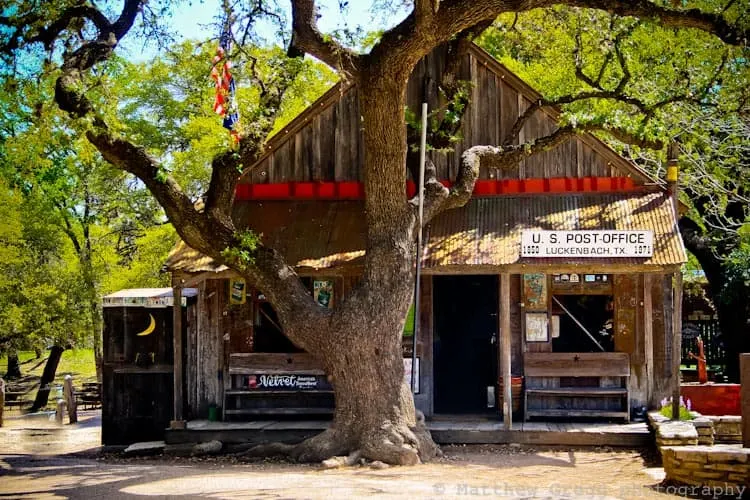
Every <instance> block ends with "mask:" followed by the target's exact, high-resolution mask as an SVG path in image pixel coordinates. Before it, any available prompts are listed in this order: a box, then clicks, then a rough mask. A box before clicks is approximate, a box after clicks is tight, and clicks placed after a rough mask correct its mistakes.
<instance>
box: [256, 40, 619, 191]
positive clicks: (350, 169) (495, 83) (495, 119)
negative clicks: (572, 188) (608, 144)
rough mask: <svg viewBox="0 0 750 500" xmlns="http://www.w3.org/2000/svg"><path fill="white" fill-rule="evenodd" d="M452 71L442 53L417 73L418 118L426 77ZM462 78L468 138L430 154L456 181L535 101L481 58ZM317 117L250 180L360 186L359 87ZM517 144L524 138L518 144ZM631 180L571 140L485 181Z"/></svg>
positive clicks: (542, 126)
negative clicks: (472, 153) (470, 159)
mask: <svg viewBox="0 0 750 500" xmlns="http://www.w3.org/2000/svg"><path fill="white" fill-rule="evenodd" d="M444 66H445V60H444V55H443V51H442V50H436V51H435V52H433V53H431V54H430V55H428V56H427V57H425V58H424V59H423V60H422V61H420V62H419V63H418V64H417V66H416V67H415V69H414V72H413V73H412V76H411V78H410V80H409V84H408V87H407V101H408V104H409V106H410V108H411V109H412V110H413V111H415V112H416V113H417V114H418V113H419V112H420V109H421V102H422V100H423V90H422V89H423V87H424V83H423V82H424V79H425V77H429V78H430V79H431V81H433V82H434V81H437V80H438V76H439V75H440V74H441V73H442V71H443V69H444ZM461 78H462V79H465V80H470V81H471V85H472V87H471V94H472V99H471V103H470V104H469V106H468V108H467V110H466V114H465V116H464V123H463V128H462V130H461V137H462V139H461V140H460V141H459V142H458V143H457V145H456V150H455V151H456V152H451V153H448V154H441V153H430V156H431V158H432V160H433V162H434V163H435V166H436V168H437V171H438V175H439V177H440V178H442V179H454V178H455V176H456V172H457V171H458V166H459V163H460V154H461V152H463V151H464V150H465V149H467V148H468V147H471V146H474V145H479V144H491V145H498V144H500V143H501V141H502V140H503V139H504V137H505V136H506V135H507V134H508V132H509V131H510V130H511V128H512V127H513V124H514V123H515V121H516V118H517V117H518V115H519V113H522V112H523V111H524V110H525V109H526V108H527V107H528V106H529V105H530V103H531V101H530V100H529V98H528V97H527V96H525V95H523V94H522V93H521V91H519V90H518V89H517V88H515V87H514V86H512V85H511V84H510V83H508V82H506V81H505V78H504V75H501V74H498V73H496V72H495V71H494V70H493V69H492V68H490V67H488V65H487V62H486V61H484V60H479V59H478V58H477V57H476V56H475V55H474V54H471V55H468V56H467V57H466V59H465V61H464V63H463V65H462V70H461ZM434 87H435V86H434V85H432V90H431V91H430V95H429V96H428V103H429V105H430V109H435V108H436V107H437V106H438V105H439V104H440V103H439V95H438V93H437V90H436V89H435V88H434ZM320 107H321V110H320V112H318V113H317V114H314V115H311V116H307V118H306V120H305V122H304V124H303V125H302V127H301V128H299V129H297V130H296V131H295V128H292V129H291V133H289V132H287V131H282V132H281V134H288V139H287V140H285V141H284V142H283V143H282V144H281V145H280V146H279V147H278V148H277V149H276V150H274V151H273V152H272V153H271V154H270V155H269V156H267V157H266V158H265V159H263V160H262V161H261V162H260V163H259V164H258V165H257V166H256V167H255V168H254V169H253V172H252V174H251V176H250V177H249V179H247V181H248V182H252V183H276V182H288V181H323V180H325V181H361V180H362V161H363V158H364V155H363V150H362V141H361V133H360V119H359V117H360V113H359V103H358V99H357V89H356V88H355V87H352V88H350V89H348V90H344V91H343V93H342V94H341V95H340V98H338V99H337V100H336V101H335V102H333V103H329V104H327V105H323V106H320ZM555 127H556V125H555V122H554V120H553V119H552V118H551V117H550V116H549V115H547V114H545V113H543V112H541V111H537V112H536V113H535V114H534V115H533V116H532V117H531V118H530V119H529V120H528V121H527V123H526V125H525V126H524V128H523V130H522V131H521V134H520V137H521V140H530V139H535V138H538V137H541V136H544V135H546V134H548V133H549V132H552V131H553V130H554V128H555ZM515 143H518V141H515ZM610 175H625V173H624V172H620V173H617V174H616V173H615V171H614V167H611V166H610V165H609V164H608V161H607V160H606V159H605V158H604V157H603V156H602V155H601V154H600V153H598V152H597V151H595V150H594V149H593V148H592V147H591V146H589V145H588V144H586V143H585V142H584V141H582V140H581V139H578V138H576V139H572V140H570V141H567V142H566V143H565V144H563V145H561V146H559V147H558V148H556V149H554V150H552V151H548V152H546V153H543V154H540V155H537V156H534V157H532V158H529V159H527V160H524V161H523V162H522V163H521V165H519V168H518V169H514V170H511V171H503V172H501V171H496V170H493V171H482V172H481V173H480V178H482V179H490V178H508V179H517V178H521V179H523V178H538V177H584V176H601V177H608V176H610Z"/></svg>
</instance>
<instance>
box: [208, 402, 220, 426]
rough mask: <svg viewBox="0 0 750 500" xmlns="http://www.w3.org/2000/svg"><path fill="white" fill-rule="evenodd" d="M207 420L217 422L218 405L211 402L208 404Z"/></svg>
mask: <svg viewBox="0 0 750 500" xmlns="http://www.w3.org/2000/svg"><path fill="white" fill-rule="evenodd" d="M208 421H209V422H218V421H219V407H218V406H216V405H214V404H212V405H209V406H208Z"/></svg>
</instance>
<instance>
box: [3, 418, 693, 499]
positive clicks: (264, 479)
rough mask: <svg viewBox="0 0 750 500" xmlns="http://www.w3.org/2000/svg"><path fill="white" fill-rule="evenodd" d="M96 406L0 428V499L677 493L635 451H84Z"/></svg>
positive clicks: (95, 423) (92, 442)
mask: <svg viewBox="0 0 750 500" xmlns="http://www.w3.org/2000/svg"><path fill="white" fill-rule="evenodd" d="M99 436H100V434H99V419H98V416H97V414H96V413H93V412H92V413H90V414H84V415H82V418H81V423H79V424H77V425H65V426H63V427H62V428H60V427H57V426H56V425H55V424H54V421H52V422H50V421H49V420H48V419H45V418H37V419H34V420H33V421H30V420H28V419H11V420H6V427H3V428H0V476H1V477H0V498H35V499H36V498H86V499H88V498H107V499H108V500H110V499H115V498H134V497H140V496H148V497H157V498H225V499H238V498H263V499H282V498H310V499H327V500H328V499H334V498H360V497H366V496H367V497H371V496H372V497H377V498H383V499H387V498H412V499H414V498H477V497H483V498H514V499H594V498H595V499H610V498H619V499H637V498H653V499H668V498H677V497H678V496H682V495H679V493H685V491H680V490H676V489H670V490H667V487H665V486H661V479H662V477H663V472H662V470H661V469H660V468H658V466H653V465H650V464H651V462H652V461H653V460H652V458H653V456H652V455H651V453H650V452H644V451H639V450H627V451H625V450H612V449H605V448H599V449H586V450H573V449H535V448H526V447H513V446H451V447H446V448H444V451H445V457H444V458H442V459H440V460H439V461H437V462H435V463H430V464H427V465H420V466H415V467H399V468H389V469H384V470H373V469H371V468H369V467H355V468H346V469H338V470H325V471H324V470H320V469H319V468H317V467H314V466H309V465H296V464H288V463H283V462H277V461H275V462H271V461H267V462H253V463H249V462H245V461H243V460H242V459H238V458H236V457H216V458H203V459H198V458H166V457H143V458H129V459H122V458H118V457H116V456H112V455H106V456H97V455H96V454H93V453H92V450H95V449H96V447H97V446H98V444H99Z"/></svg>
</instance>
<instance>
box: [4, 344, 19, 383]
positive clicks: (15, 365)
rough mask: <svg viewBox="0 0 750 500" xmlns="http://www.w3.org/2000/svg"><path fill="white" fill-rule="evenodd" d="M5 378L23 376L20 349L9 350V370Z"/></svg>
mask: <svg viewBox="0 0 750 500" xmlns="http://www.w3.org/2000/svg"><path fill="white" fill-rule="evenodd" d="M5 378H7V379H9V380H10V379H14V378H21V363H20V362H19V361H18V351H17V350H15V349H11V350H9V351H8V370H7V371H6V372H5Z"/></svg>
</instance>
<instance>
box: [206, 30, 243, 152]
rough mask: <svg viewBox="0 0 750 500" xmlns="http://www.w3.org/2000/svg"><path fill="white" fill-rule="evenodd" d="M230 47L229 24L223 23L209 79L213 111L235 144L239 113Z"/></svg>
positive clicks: (237, 136)
mask: <svg viewBox="0 0 750 500" xmlns="http://www.w3.org/2000/svg"><path fill="white" fill-rule="evenodd" d="M231 47H232V32H231V31H230V23H229V22H228V20H227V22H225V23H224V28H223V29H222V31H221V38H220V39H219V47H218V48H217V49H216V55H215V56H214V58H213V64H212V67H211V77H212V78H213V79H214V83H215V85H216V97H215V99H214V111H215V112H216V113H217V114H218V115H219V116H221V117H222V118H223V119H224V121H223V125H224V128H226V129H227V130H229V133H230V134H231V136H232V139H233V140H234V142H235V143H237V142H239V140H240V135H239V131H238V130H237V124H238V123H239V121H240V112H239V109H238V108H237V100H236V98H235V91H236V88H235V85H234V78H233V77H232V73H231V71H230V70H231V68H232V63H231V62H230V61H229V50H230V49H231Z"/></svg>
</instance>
